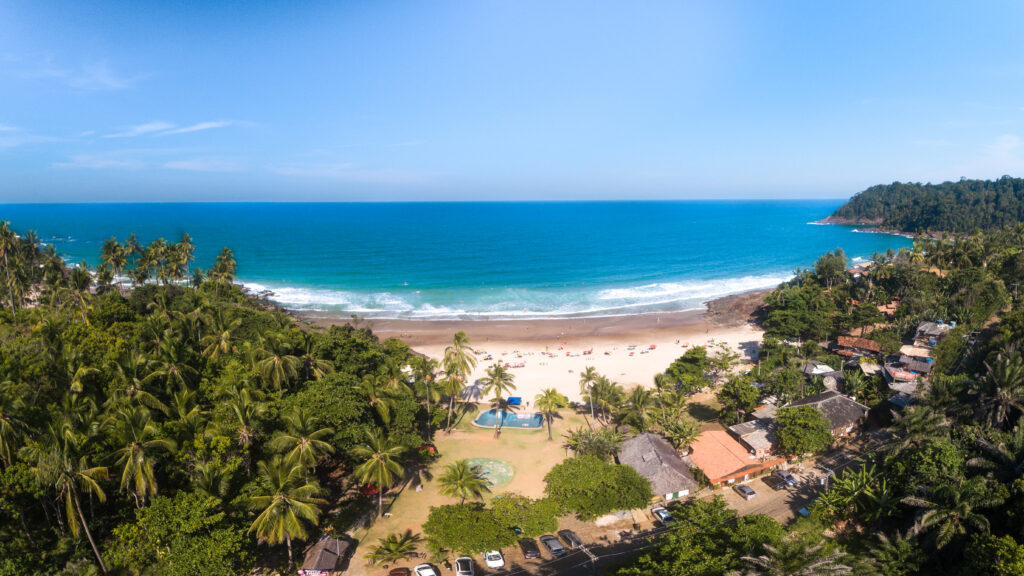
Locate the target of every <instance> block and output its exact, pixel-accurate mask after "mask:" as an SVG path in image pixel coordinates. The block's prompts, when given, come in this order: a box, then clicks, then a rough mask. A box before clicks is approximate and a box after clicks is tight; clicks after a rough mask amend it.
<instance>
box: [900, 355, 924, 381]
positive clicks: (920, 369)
mask: <svg viewBox="0 0 1024 576" xmlns="http://www.w3.org/2000/svg"><path fill="white" fill-rule="evenodd" d="M900 365H901V366H903V369H904V370H909V371H911V372H914V373H916V374H918V375H922V376H925V375H927V374H929V373H931V371H932V363H931V362H928V361H925V360H921V359H919V358H916V357H914V356H900Z"/></svg>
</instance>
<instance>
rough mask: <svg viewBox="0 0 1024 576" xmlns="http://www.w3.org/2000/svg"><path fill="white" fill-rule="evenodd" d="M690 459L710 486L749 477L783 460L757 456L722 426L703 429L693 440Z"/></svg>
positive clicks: (783, 460)
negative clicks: (720, 427)
mask: <svg viewBox="0 0 1024 576" xmlns="http://www.w3.org/2000/svg"><path fill="white" fill-rule="evenodd" d="M692 448H693V451H692V452H690V460H691V461H692V462H693V464H694V466H697V467H698V468H700V470H701V471H702V472H703V473H704V476H705V477H707V479H708V482H710V483H711V485H712V486H718V485H721V484H732V483H733V482H735V481H737V480H739V481H741V482H742V481H743V480H748V479H750V476H751V475H753V474H758V473H760V472H764V471H765V470H768V469H769V468H772V467H774V466H778V465H779V464H781V463H783V462H785V461H786V459H785V458H772V457H765V458H758V457H756V456H754V455H753V454H751V453H750V451H749V450H748V449H747V448H746V447H744V446H743V445H742V444H740V443H739V441H738V440H736V439H735V438H733V437H732V436H731V435H729V433H728V432H726V431H725V430H717V429H715V430H706V431H704V433H702V434H701V435H700V436H698V437H697V440H696V441H694V443H693V446H692Z"/></svg>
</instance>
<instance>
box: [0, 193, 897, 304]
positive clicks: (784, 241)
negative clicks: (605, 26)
mask: <svg viewBox="0 0 1024 576" xmlns="http://www.w3.org/2000/svg"><path fill="white" fill-rule="evenodd" d="M841 204H842V202H841V201H838V200H828V201H678V202H508V203H501V202H496V203H326V204H322V203H182V204H21V205H17V204H10V205H0V219H3V220H9V221H10V222H11V226H12V228H13V229H14V230H16V231H18V232H24V231H27V230H29V229H31V230H35V231H36V232H37V233H38V235H39V236H40V239H41V240H42V241H43V242H46V243H52V244H53V245H54V246H55V247H56V249H57V250H58V251H59V253H60V254H62V255H63V256H65V258H66V259H68V260H69V261H71V262H79V261H81V260H86V261H87V262H89V263H90V264H96V263H97V262H98V261H99V255H100V246H101V245H102V243H103V241H104V239H105V238H108V237H110V236H115V237H117V238H118V239H119V240H122V241H123V240H124V239H125V238H126V237H127V236H128V234H129V233H135V234H136V236H138V238H139V239H140V240H141V241H143V242H149V241H151V240H153V239H155V238H157V237H164V238H166V239H167V240H169V241H177V240H178V239H179V238H180V236H181V234H182V233H183V232H188V233H189V234H190V235H191V236H192V237H193V239H194V241H195V245H196V263H195V264H194V265H198V266H200V267H202V268H204V269H205V268H208V267H209V266H210V265H211V264H212V263H213V261H214V259H215V257H216V255H217V253H218V252H219V251H220V249H221V248H222V247H224V246H228V247H230V248H231V249H232V250H233V251H234V253H235V258H236V260H237V261H238V279H239V281H240V282H242V283H243V284H245V285H246V286H247V287H249V288H251V289H253V290H256V291H262V290H270V291H272V292H273V295H272V296H271V299H272V300H274V301H275V302H277V303H278V304H280V305H282V306H284V307H286V308H291V309H296V310H306V311H310V312H313V313H324V314H344V315H348V314H356V315H359V316H362V317H366V318H408V319H479V320H487V319H511V318H570V317H587V316H608V315H619V314H635V313H649V312H662V311H682V310H690V309H696V308H700V307H701V306H702V304H703V303H704V302H706V301H708V300H711V299H714V298H717V297H720V296H725V295H728V294H734V293H738V292H744V291H748V290H753V289H758V288H768V287H772V286H775V285H777V284H779V283H780V282H783V281H785V280H787V279H788V278H791V277H792V275H793V273H794V270H795V269H796V268H798V267H801V268H809V267H811V266H812V265H813V264H814V261H815V260H816V259H817V257H818V256H819V255H821V254H822V253H823V252H825V251H827V250H832V249H835V248H837V247H838V248H842V249H843V250H844V251H845V252H846V253H847V255H848V256H849V257H850V258H851V259H866V258H870V257H871V255H872V254H873V253H875V252H884V251H886V250H888V249H890V248H892V249H899V248H901V247H905V246H910V240H908V239H906V238H903V237H900V236H893V235H886V234H871V233H860V232H855V231H854V230H853V229H852V228H849V227H845V226H823V225H814V224H811V222H813V221H815V220H819V219H821V218H824V217H826V216H828V215H829V214H831V213H832V211H833V210H835V209H836V208H837V207H839V206H840V205H841Z"/></svg>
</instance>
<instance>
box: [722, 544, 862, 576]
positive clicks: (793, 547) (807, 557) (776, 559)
mask: <svg viewBox="0 0 1024 576" xmlns="http://www.w3.org/2000/svg"><path fill="white" fill-rule="evenodd" d="M799 536H800V535H799V534H793V535H791V536H790V537H788V538H786V539H785V540H783V541H782V542H780V543H779V545H778V546H771V545H768V544H762V548H764V551H765V553H764V554H762V555H760V556H744V557H743V558H742V560H743V562H745V563H747V565H748V566H749V569H748V570H747V571H746V572H744V574H746V575H747V576H755V575H759V574H760V575H764V576H825V575H833V574H835V575H839V574H850V573H852V572H853V568H850V567H849V566H846V565H845V564H841V563H840V560H842V559H843V557H844V556H846V553H844V552H842V551H841V550H830V549H828V548H826V547H825V543H824V542H818V543H817V544H810V543H809V542H808V541H807V540H806V539H804V538H800V537H799ZM732 574H734V575H736V576H739V574H740V573H739V572H733V573H732Z"/></svg>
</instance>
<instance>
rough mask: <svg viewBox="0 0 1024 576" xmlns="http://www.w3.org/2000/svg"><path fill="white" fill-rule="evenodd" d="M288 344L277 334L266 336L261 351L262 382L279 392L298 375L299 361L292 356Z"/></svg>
mask: <svg viewBox="0 0 1024 576" xmlns="http://www.w3.org/2000/svg"><path fill="white" fill-rule="evenodd" d="M290 352H291V350H290V349H289V346H288V344H287V343H286V342H285V341H284V338H282V337H281V336H280V335H278V334H267V335H266V337H265V339H264V347H263V349H262V354H263V359H262V360H260V362H259V369H260V375H261V376H262V377H263V381H264V382H265V383H268V384H272V385H273V386H274V390H280V389H281V388H282V386H287V385H288V384H289V383H290V382H291V381H292V379H293V378H295V377H296V376H297V375H298V372H297V370H296V368H297V367H298V365H299V359H298V358H297V357H296V356H294V355H292V354H291V353H290Z"/></svg>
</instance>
